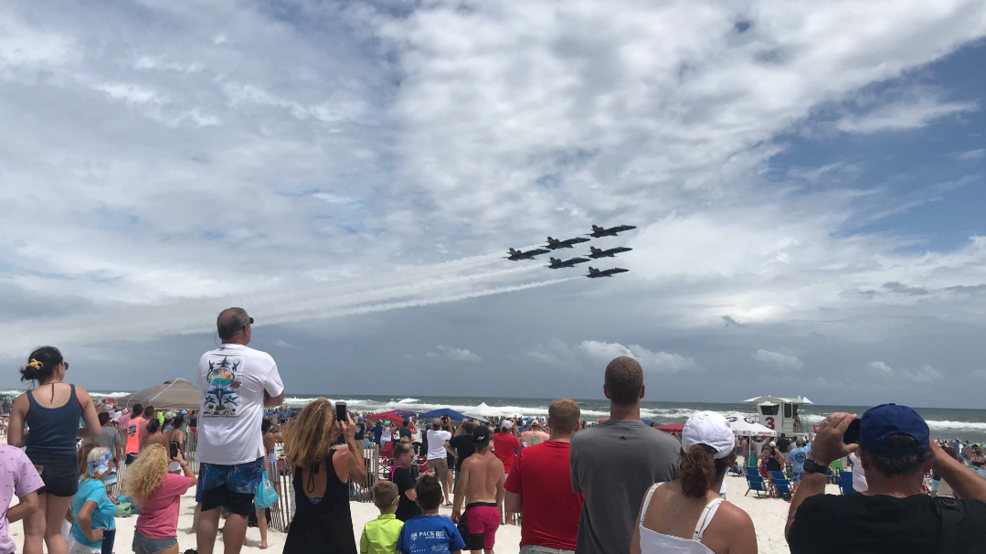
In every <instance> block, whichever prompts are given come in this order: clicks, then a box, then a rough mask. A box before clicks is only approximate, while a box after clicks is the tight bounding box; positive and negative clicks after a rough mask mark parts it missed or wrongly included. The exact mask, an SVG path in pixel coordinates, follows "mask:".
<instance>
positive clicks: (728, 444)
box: [681, 412, 736, 460]
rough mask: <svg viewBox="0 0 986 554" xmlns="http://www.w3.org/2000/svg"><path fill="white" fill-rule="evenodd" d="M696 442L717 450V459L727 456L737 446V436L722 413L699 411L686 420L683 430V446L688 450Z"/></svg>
mask: <svg viewBox="0 0 986 554" xmlns="http://www.w3.org/2000/svg"><path fill="white" fill-rule="evenodd" d="M696 444H704V445H706V446H710V447H712V449H713V450H715V451H716V454H715V456H714V457H715V459H717V460H719V459H722V458H725V457H726V456H728V455H729V453H730V452H732V451H733V448H735V447H736V436H735V435H733V430H732V429H731V428H730V427H729V422H728V421H726V418H725V417H723V416H722V414H717V413H715V412H698V413H696V414H694V415H692V417H690V418H688V421H686V422H685V428H684V430H682V432H681V447H682V449H684V450H685V451H686V452H687V451H688V450H690V449H691V447H692V446H695V445H696Z"/></svg>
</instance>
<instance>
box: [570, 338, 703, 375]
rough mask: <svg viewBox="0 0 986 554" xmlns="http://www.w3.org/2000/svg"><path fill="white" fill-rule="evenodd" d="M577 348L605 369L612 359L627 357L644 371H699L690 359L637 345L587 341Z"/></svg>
mask: <svg viewBox="0 0 986 554" xmlns="http://www.w3.org/2000/svg"><path fill="white" fill-rule="evenodd" d="M578 348H579V349H580V350H581V352H582V354H583V355H585V356H586V357H587V358H589V359H590V360H591V361H592V362H593V363H594V364H595V365H596V366H598V367H605V366H606V364H608V363H609V362H610V361H612V360H613V358H618V357H620V356H629V357H631V358H633V359H635V360H637V361H638V362H640V365H641V367H643V368H644V371H654V372H657V373H678V372H681V371H698V369H699V367H698V364H696V363H695V360H693V359H691V358H688V357H685V356H682V355H680V354H673V353H668V352H654V351H652V350H648V349H646V348H644V347H642V346H640V345H637V344H631V345H629V346H624V345H622V344H620V343H616V342H601V341H595V340H587V341H582V342H581V343H579V344H578Z"/></svg>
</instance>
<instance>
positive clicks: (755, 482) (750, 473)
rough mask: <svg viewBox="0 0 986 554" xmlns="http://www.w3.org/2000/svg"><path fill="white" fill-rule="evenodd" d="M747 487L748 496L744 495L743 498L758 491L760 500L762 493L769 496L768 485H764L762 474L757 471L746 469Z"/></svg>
mask: <svg viewBox="0 0 986 554" xmlns="http://www.w3.org/2000/svg"><path fill="white" fill-rule="evenodd" d="M746 486H747V489H746V494H744V495H743V496H746V495H747V494H750V491H756V493H757V498H760V493H761V492H762V493H765V494H769V491H768V490H767V484H766V483H764V480H763V477H761V476H760V474H759V473H757V471H756V469H753V468H749V467H748V468H746Z"/></svg>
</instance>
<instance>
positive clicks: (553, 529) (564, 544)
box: [503, 398, 582, 554]
mask: <svg viewBox="0 0 986 554" xmlns="http://www.w3.org/2000/svg"><path fill="white" fill-rule="evenodd" d="M580 415H581V410H580V409H579V405H578V404H576V403H575V401H574V400H569V399H567V398H562V399H559V400H555V401H554V402H552V403H551V405H550V406H549V407H548V427H549V428H550V429H551V434H550V435H549V436H548V440H547V441H545V442H542V443H540V444H535V445H534V446H531V447H529V448H525V449H524V450H522V451H521V452H520V454H519V455H517V459H516V460H514V467H513V471H511V472H510V476H509V477H507V482H506V483H504V485H503V486H504V488H505V489H506V491H507V497H506V505H507V508H506V509H507V511H508V512H513V513H523V514H524V515H523V518H522V519H521V530H520V553H521V554H544V553H547V552H550V553H552V554H565V553H570V552H572V551H574V550H575V540H576V537H577V536H578V532H579V515H580V514H581V513H582V496H581V495H578V494H575V493H574V492H572V481H571V468H570V466H569V443H570V442H571V440H572V435H574V434H575V430H576V429H578V428H579V416H580ZM534 425H535V426H538V424H536V423H535V424H534Z"/></svg>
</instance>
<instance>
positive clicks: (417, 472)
mask: <svg viewBox="0 0 986 554" xmlns="http://www.w3.org/2000/svg"><path fill="white" fill-rule="evenodd" d="M252 324H253V319H252V318H251V317H249V315H248V314H247V313H246V311H244V310H242V309H240V308H230V309H228V310H224V311H223V312H222V313H221V314H220V315H219V317H218V319H217V330H218V333H219V336H220V338H221V339H222V344H221V345H220V346H218V347H217V348H215V349H213V350H210V351H208V352H206V353H205V354H203V355H202V357H201V359H200V361H199V370H198V380H197V384H198V386H199V389H200V392H201V399H202V402H201V408H200V410H199V411H198V413H188V414H184V413H180V412H179V413H170V414H168V413H162V412H160V411H159V410H156V409H155V408H154V407H153V406H148V407H143V406H135V407H134V408H135V409H134V410H133V411H132V412H131V414H132V415H130V414H127V415H124V414H123V413H121V412H117V411H114V412H112V413H111V412H105V411H100V410H99V409H98V407H97V405H96V403H95V402H94V401H93V399H92V397H91V396H90V395H89V394H88V392H86V391H85V390H83V389H82V388H80V387H76V386H74V385H71V384H69V383H66V382H65V377H66V374H67V371H68V368H69V364H68V362H66V361H65V360H64V359H63V357H62V354H61V352H60V351H59V350H58V349H56V348H54V347H43V348H39V349H37V350H35V351H34V352H32V353H31V354H30V356H29V358H28V361H27V363H26V364H25V366H24V368H23V369H22V378H23V379H24V380H30V381H34V382H35V384H36V386H35V387H34V388H33V389H32V390H30V391H28V392H26V393H24V394H23V395H21V396H19V397H18V398H16V399H15V400H14V401H13V403H12V404H11V406H10V414H11V416H10V426H9V431H8V445H4V446H0V464H2V465H3V467H2V468H0V469H2V470H3V471H0V482H2V484H3V485H4V486H2V487H0V496H2V495H6V497H5V499H6V504H5V505H4V508H5V511H6V517H5V518H2V519H0V554H9V553H12V552H15V551H16V550H17V545H15V544H14V542H13V541H12V540H11V539H10V537H9V535H8V527H7V526H8V525H9V524H11V523H14V522H18V521H21V522H23V526H24V543H23V545H22V547H23V552H25V553H26V554H41V553H42V552H44V551H45V550H46V551H47V552H49V553H50V554H68V553H72V554H74V553H76V552H80V553H95V552H102V553H104V554H105V553H111V552H113V551H114V537H115V523H114V514H115V513H116V511H117V510H118V509H120V508H121V505H122V504H123V503H124V502H123V500H124V499H121V498H119V497H114V496H113V495H111V494H108V490H109V489H108V488H107V484H109V483H110V482H111V480H112V478H113V476H114V475H115V471H114V470H115V469H116V468H117V467H119V463H120V462H121V461H122V462H123V463H125V464H126V471H125V477H124V485H125V490H126V491H127V492H128V493H129V494H130V496H129V497H128V498H126V499H125V500H126V503H128V504H130V505H134V506H138V507H139V515H138V519H137V521H136V528H135V532H134V539H133V543H132V545H131V546H132V550H133V552H135V553H140V554H157V553H164V554H178V552H179V551H180V548H179V545H178V541H177V524H178V514H179V508H180V501H181V500H180V499H181V497H182V495H183V494H185V493H186V492H187V491H188V490H190V489H191V488H192V487H195V491H196V493H195V503H196V506H195V512H196V518H195V523H194V531H195V537H196V548H195V549H188V550H186V553H188V552H192V553H197V554H211V553H212V552H213V551H214V549H215V543H216V537H217V534H218V532H219V530H220V529H219V525H220V521H221V516H222V515H223V514H224V515H225V518H226V519H225V523H224V525H223V528H222V532H223V551H224V552H225V554H237V553H239V552H240V551H241V549H242V547H243V544H244V541H245V537H246V529H247V520H248V518H249V516H250V515H251V514H252V513H257V515H258V518H260V517H262V515H261V513H260V510H258V508H260V509H262V507H263V506H262V505H261V504H259V500H260V495H259V494H258V491H259V492H262V491H263V490H264V489H265V487H266V486H267V484H266V483H265V482H264V481H265V477H266V476H267V475H268V474H269V472H278V473H279V471H280V470H279V469H278V463H279V461H278V459H277V457H276V456H274V455H273V454H274V445H275V444H276V443H278V442H281V441H282V440H283V458H284V460H285V461H286V462H287V467H289V468H291V471H292V472H293V473H292V475H291V477H292V480H291V483H292V489H293V495H294V506H295V512H294V514H293V519H292V521H291V524H290V526H289V530H288V532H287V536H286V538H285V540H284V548H283V552H285V554H306V553H316V552H318V553H321V552H333V553H335V552H339V553H349V554H355V553H356V552H357V551H359V552H360V553H361V554H385V553H386V554H392V553H398V552H399V553H403V554H426V553H427V554H440V553H444V552H459V551H462V550H469V551H471V552H474V553H479V552H485V553H486V554H493V552H494V549H495V547H496V534H497V531H498V529H499V528H500V526H501V525H503V524H505V523H512V522H514V520H515V517H514V515H515V514H518V515H519V516H520V517H519V523H520V526H521V541H520V550H521V552H522V553H523V554H567V553H578V554H624V553H631V554H638V553H647V554H650V553H683V554H690V553H695V554H707V553H715V554H727V553H728V554H752V553H756V552H757V550H758V544H757V534H756V524H755V522H754V521H753V520H752V519H751V517H750V516H749V515H748V514H747V513H746V512H744V511H743V510H742V509H741V508H739V507H738V506H736V505H734V504H732V503H730V502H728V501H727V500H725V499H724V498H723V495H722V494H721V490H722V485H723V480H724V478H725V475H726V474H727V472H728V471H729V470H730V469H731V468H733V467H734V466H735V465H736V464H737V459H743V460H744V463H746V464H757V465H763V466H764V467H765V468H766V469H767V470H768V471H769V470H771V469H773V468H777V470H780V469H783V468H789V469H790V470H791V471H792V475H795V476H797V477H796V479H795V480H796V481H798V482H799V485H798V486H797V488H796V490H795V493H794V496H793V499H792V500H791V505H790V513H789V518H788V521H787V525H786V528H785V535H786V537H787V540H788V543H789V545H790V549H791V552H792V553H795V554H802V553H815V552H818V553H821V552H825V553H830V552H835V551H841V552H850V553H853V552H868V553H883V552H886V553H895V554H896V553H899V552H972V551H977V549H978V548H982V546H981V545H982V544H986V479H984V478H983V477H986V473H983V464H984V462H986V460H984V458H983V454H982V450H981V448H979V447H978V446H976V445H962V444H955V442H954V441H952V442H951V443H945V442H944V441H943V442H938V441H934V440H932V439H931V437H930V432H929V429H928V425H927V424H926V423H925V421H924V420H923V419H922V418H921V417H920V416H919V415H918V414H917V413H916V412H915V411H914V410H912V409H910V408H908V407H905V406H898V405H894V404H885V405H881V406H877V407H875V408H872V409H870V410H868V411H867V412H866V413H864V414H863V415H862V416H861V417H857V416H856V415H855V414H848V413H835V414H832V415H830V416H829V417H827V418H826V419H825V420H824V421H823V422H822V423H820V424H819V426H818V430H817V434H816V435H815V436H814V438H813V440H812V441H811V442H810V443H809V442H805V439H804V438H803V437H796V438H795V439H794V440H793V441H792V440H790V439H788V438H787V437H785V436H781V438H780V439H778V440H777V441H774V442H770V443H768V444H767V445H766V447H764V448H762V449H760V451H759V452H755V451H754V450H755V447H754V444H753V443H752V442H751V441H740V442H739V443H737V441H736V439H735V437H734V435H733V432H732V430H731V429H730V424H729V422H728V421H727V420H726V419H725V418H724V417H723V416H721V415H719V414H716V413H714V412H698V413H696V414H694V415H693V416H692V417H690V418H689V419H688V421H687V422H686V423H685V425H684V429H683V430H682V432H681V436H680V439H678V438H675V437H672V436H671V435H668V434H665V433H663V432H658V431H655V430H654V429H652V428H650V426H648V425H647V424H645V423H644V422H642V421H641V417H640V403H641V400H642V399H643V398H644V396H645V392H646V388H645V385H644V371H643V369H642V368H641V366H640V364H639V363H638V362H637V361H635V360H633V359H632V358H629V357H619V358H616V359H614V360H613V361H612V362H610V363H609V365H608V366H607V367H606V369H605V374H604V386H603V393H604V394H605V396H606V397H607V398H608V399H609V401H610V417H609V419H608V420H606V421H604V422H601V423H599V424H597V425H593V426H589V427H586V426H585V424H584V423H583V422H581V417H580V416H581V413H580V409H579V406H578V404H577V403H576V402H574V401H572V400H570V399H566V398H561V399H558V400H555V401H553V402H552V403H551V405H550V406H549V409H548V417H547V420H546V421H543V422H541V421H533V422H528V421H524V420H519V419H506V420H501V421H497V422H494V424H493V425H489V424H487V423H485V422H471V421H466V422H463V423H462V424H461V425H458V426H454V425H452V422H451V421H450V420H449V418H447V417H445V418H437V419H435V420H433V421H430V422H428V423H427V425H426V426H423V428H422V429H421V430H420V431H419V430H418V429H417V426H416V425H414V423H413V422H411V421H404V422H402V423H401V424H400V425H397V424H395V423H391V424H379V423H378V422H376V421H363V422H361V421H358V420H357V421H354V419H353V417H352V415H351V414H350V413H348V412H347V411H346V410H345V409H344V407H342V406H333V404H332V403H331V402H329V401H328V400H326V399H324V398H319V399H316V400H315V401H313V402H311V403H310V404H308V405H307V406H305V407H304V408H303V409H302V410H301V411H300V413H298V414H296V415H295V416H293V417H292V418H291V419H290V420H289V421H288V422H286V423H285V425H284V433H283V434H279V433H277V432H276V430H275V428H274V427H273V426H272V425H271V423H270V422H269V421H268V420H265V418H264V414H265V411H266V410H268V409H271V408H276V407H277V406H280V405H281V403H282V402H283V399H284V384H283V382H282V380H281V377H280V374H279V372H278V369H277V365H276V363H275V362H274V360H273V358H272V357H271V356H270V355H268V354H266V353H264V352H261V351H259V350H255V349H252V348H250V347H249V346H248V345H249V343H250V341H251V338H252ZM857 420H858V423H856V425H858V438H856V439H854V440H849V439H848V438H847V437H849V434H847V429H849V428H850V425H853V424H854V422H856V421H857ZM80 421H81V422H82V423H81V425H80ZM192 421H194V422H195V425H194V431H195V432H196V435H197V441H196V442H197V448H196V458H197V461H198V462H199V471H198V474H197V475H196V474H195V473H194V472H193V471H192V470H191V469H190V467H189V466H188V464H187V463H186V460H185V458H184V450H185V448H184V445H185V441H186V438H187V436H186V434H185V433H186V432H188V431H190V430H192V429H191V428H192V427H193V426H192V425H191V423H192ZM418 424H419V425H420V424H421V422H418ZM425 427H426V428H425ZM25 430H26V431H25ZM80 437H81V438H82V439H83V441H82V446H81V448H79V447H78V440H79V438H80ZM371 437H372V438H371ZM414 438H419V440H420V444H416V443H415V441H414V440H413V439H414ZM367 442H375V443H377V444H380V445H381V449H380V451H381V452H386V456H387V457H389V458H392V460H393V465H392V466H391V467H390V469H389V475H387V476H386V478H384V479H380V480H377V481H376V482H375V483H374V484H373V486H372V498H373V502H374V504H375V506H376V507H377V509H378V510H379V512H380V516H379V518H377V519H375V520H373V521H370V522H369V523H367V525H366V526H365V527H364V528H363V529H362V533H361V535H360V540H359V541H357V540H356V534H355V533H354V528H353V519H352V512H351V507H350V506H351V505H350V502H351V500H352V493H351V491H352V488H351V486H350V485H351V484H352V483H362V484H366V483H367V482H368V471H367V465H368V464H367V463H366V460H364V457H363V452H364V449H365V448H366V443H367ZM371 450H373V449H371ZM418 453H421V455H422V456H423V457H424V464H423V466H424V467H423V468H422V467H421V466H420V465H419V464H418V463H416V461H417V455H418ZM843 459H846V460H847V463H852V465H853V467H854V468H855V467H857V466H858V468H859V472H860V475H861V477H863V476H864V477H865V480H866V486H865V488H863V487H861V488H860V489H858V490H859V491H860V492H858V493H857V494H850V495H829V494H825V486H826V482H827V474H829V473H830V471H831V468H832V466H833V464H834V462H836V460H843ZM928 473H934V475H935V477H936V479H935V481H936V482H937V486H936V487H935V490H934V491H929V490H928V487H926V486H925V475H926V474H928ZM14 496H17V498H18V503H17V504H16V505H13V506H10V504H11V502H12V499H13V497H14ZM3 501H4V498H2V497H0V502H3ZM442 505H445V506H451V517H445V516H443V515H441V514H440V508H441V507H442ZM67 514H70V517H71V520H72V529H71V533H70V538H69V541H66V540H65V539H64V537H63V535H62V533H61V526H62V521H63V520H64V519H65V518H66V515H67ZM264 530H266V529H264ZM357 543H358V544H357ZM266 544H267V541H266V536H264V539H263V546H266ZM116 549H117V551H119V550H120V548H119V545H116Z"/></svg>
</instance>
